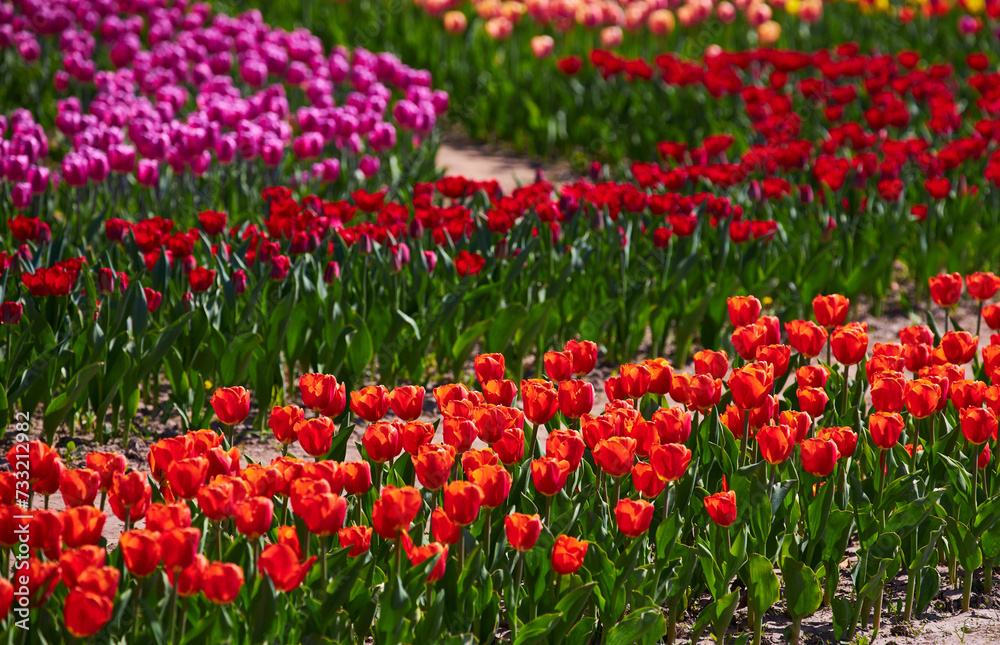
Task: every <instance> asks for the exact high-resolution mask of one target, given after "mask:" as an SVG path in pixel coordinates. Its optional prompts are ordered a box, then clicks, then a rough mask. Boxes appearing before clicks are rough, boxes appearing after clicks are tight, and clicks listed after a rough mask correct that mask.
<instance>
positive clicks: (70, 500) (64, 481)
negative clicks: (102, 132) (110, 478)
mask: <svg viewBox="0 0 1000 645" xmlns="http://www.w3.org/2000/svg"><path fill="white" fill-rule="evenodd" d="M100 485H101V476H100V475H99V474H98V473H97V471H95V470H90V469H89V468H78V469H69V468H67V469H66V470H63V471H62V472H61V473H60V475H59V492H60V493H61V494H62V498H63V503H64V504H65V505H66V506H67V507H73V506H90V505H92V504H93V503H94V498H95V497H97V491H98V490H99V487H100Z"/></svg>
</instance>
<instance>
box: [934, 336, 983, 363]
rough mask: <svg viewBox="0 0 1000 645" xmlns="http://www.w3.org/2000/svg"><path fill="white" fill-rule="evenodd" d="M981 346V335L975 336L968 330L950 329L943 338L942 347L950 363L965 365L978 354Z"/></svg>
mask: <svg viewBox="0 0 1000 645" xmlns="http://www.w3.org/2000/svg"><path fill="white" fill-rule="evenodd" d="M978 347H979V336H973V335H972V334H970V333H969V332H967V331H950V332H948V333H947V334H945V335H944V337H942V338H941V349H942V350H944V355H945V357H946V358H947V359H948V362H949V363H952V364H954V365H965V364H966V363H969V362H971V361H972V359H973V358H975V356H976V349H977V348H978Z"/></svg>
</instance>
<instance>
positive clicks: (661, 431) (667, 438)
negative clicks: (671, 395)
mask: <svg viewBox="0 0 1000 645" xmlns="http://www.w3.org/2000/svg"><path fill="white" fill-rule="evenodd" d="M653 424H654V425H655V426H656V433H657V435H659V438H660V443H685V442H686V441H687V440H688V437H690V436H691V413H690V412H687V411H686V410H684V409H683V408H679V407H671V408H660V409H659V410H657V411H656V412H654V413H653Z"/></svg>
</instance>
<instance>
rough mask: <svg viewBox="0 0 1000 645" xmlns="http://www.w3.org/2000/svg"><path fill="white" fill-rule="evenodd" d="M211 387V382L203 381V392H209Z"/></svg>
mask: <svg viewBox="0 0 1000 645" xmlns="http://www.w3.org/2000/svg"><path fill="white" fill-rule="evenodd" d="M212 387H213V386H212V382H211V381H205V390H206V391H208V390H211V389H212Z"/></svg>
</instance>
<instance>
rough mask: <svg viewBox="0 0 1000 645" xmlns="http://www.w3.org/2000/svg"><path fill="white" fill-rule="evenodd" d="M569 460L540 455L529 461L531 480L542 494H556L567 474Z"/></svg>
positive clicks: (564, 481)
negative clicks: (538, 457)
mask: <svg viewBox="0 0 1000 645" xmlns="http://www.w3.org/2000/svg"><path fill="white" fill-rule="evenodd" d="M569 473H570V468H569V462H566V461H559V460H558V459H554V458H552V457H542V458H540V459H535V460H534V461H532V462H531V482H532V483H533V484H534V485H535V490H537V491H538V492H539V493H541V494H542V495H545V496H547V497H551V496H553V495H558V494H559V491H561V490H562V489H563V487H564V486H565V485H566V478H567V477H568V476H569Z"/></svg>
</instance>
